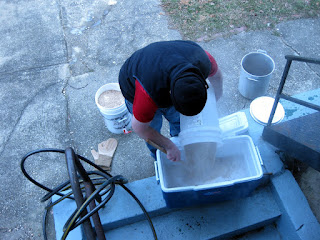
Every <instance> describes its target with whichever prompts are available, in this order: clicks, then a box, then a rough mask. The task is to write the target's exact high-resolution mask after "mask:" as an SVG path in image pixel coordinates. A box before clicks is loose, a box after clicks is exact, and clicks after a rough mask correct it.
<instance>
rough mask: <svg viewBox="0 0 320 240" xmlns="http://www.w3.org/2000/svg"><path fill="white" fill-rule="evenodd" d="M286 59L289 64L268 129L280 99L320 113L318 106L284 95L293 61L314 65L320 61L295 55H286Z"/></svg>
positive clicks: (284, 72)
mask: <svg viewBox="0 0 320 240" xmlns="http://www.w3.org/2000/svg"><path fill="white" fill-rule="evenodd" d="M285 58H286V59H287V63H286V66H285V68H284V71H283V74H282V78H281V82H280V85H279V88H278V91H277V94H276V97H275V100H274V104H273V107H272V110H271V113H270V117H269V120H268V123H267V127H269V126H271V123H272V120H273V117H274V114H275V112H276V107H277V105H278V102H279V100H280V98H283V99H286V100H288V101H291V102H294V103H297V104H300V105H302V106H305V107H308V108H312V109H314V110H317V111H320V106H318V105H316V104H312V103H309V102H307V101H303V100H300V99H297V98H294V97H291V96H288V95H285V94H283V93H282V90H283V87H284V84H285V82H286V79H287V76H288V73H289V69H290V66H291V63H292V61H298V62H305V63H314V64H319V65H320V59H315V58H305V57H300V56H294V55H286V56H285Z"/></svg>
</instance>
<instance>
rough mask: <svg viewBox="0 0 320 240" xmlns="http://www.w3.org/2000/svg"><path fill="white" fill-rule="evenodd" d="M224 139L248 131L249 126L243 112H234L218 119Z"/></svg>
mask: <svg viewBox="0 0 320 240" xmlns="http://www.w3.org/2000/svg"><path fill="white" fill-rule="evenodd" d="M219 125H220V128H221V131H222V135H223V136H224V137H228V136H234V135H241V134H243V133H245V132H247V131H248V128H249V124H248V120H247V117H246V114H245V113H244V112H236V113H233V114H231V115H228V116H225V117H223V118H220V119H219Z"/></svg>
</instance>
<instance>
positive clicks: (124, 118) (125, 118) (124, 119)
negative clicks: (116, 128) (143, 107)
mask: <svg viewBox="0 0 320 240" xmlns="http://www.w3.org/2000/svg"><path fill="white" fill-rule="evenodd" d="M127 119H128V117H126V116H125V117H123V118H121V119H120V120H118V123H122V122H124V121H126V120H127Z"/></svg>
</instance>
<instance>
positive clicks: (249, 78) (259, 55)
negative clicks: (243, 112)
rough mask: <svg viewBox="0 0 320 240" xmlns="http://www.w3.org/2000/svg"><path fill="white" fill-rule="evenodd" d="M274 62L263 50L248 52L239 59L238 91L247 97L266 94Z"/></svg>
mask: <svg viewBox="0 0 320 240" xmlns="http://www.w3.org/2000/svg"><path fill="white" fill-rule="evenodd" d="M274 68H275V64H274V61H273V59H272V58H271V57H270V56H269V55H267V53H266V52H265V51H263V50H258V51H257V52H252V53H248V54H247V55H245V56H244V57H243V58H242V60H241V72H240V79H239V92H240V93H241V95H242V96H244V97H245V98H248V99H254V98H257V97H261V96H263V95H265V94H266V92H267V90H268V87H269V82H270V79H271V74H272V73H273V71H274Z"/></svg>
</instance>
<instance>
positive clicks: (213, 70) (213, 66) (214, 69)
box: [205, 51, 218, 77]
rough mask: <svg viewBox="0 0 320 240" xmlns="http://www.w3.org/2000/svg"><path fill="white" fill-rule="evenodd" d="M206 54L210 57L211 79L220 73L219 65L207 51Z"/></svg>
mask: <svg viewBox="0 0 320 240" xmlns="http://www.w3.org/2000/svg"><path fill="white" fill-rule="evenodd" d="M205 52H206V54H207V55H208V58H209V60H210V62H211V71H210V73H209V77H212V76H213V75H215V74H216V72H217V71H218V64H217V62H216V60H215V59H214V58H213V57H212V56H211V54H210V53H208V52H207V51H205Z"/></svg>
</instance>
